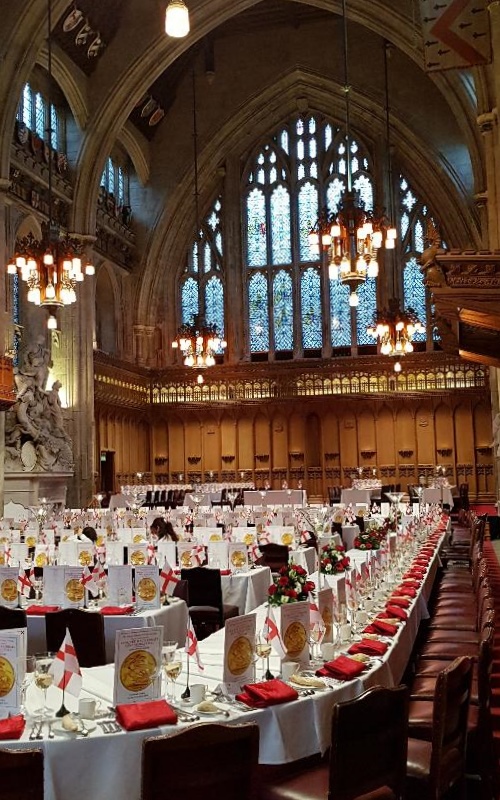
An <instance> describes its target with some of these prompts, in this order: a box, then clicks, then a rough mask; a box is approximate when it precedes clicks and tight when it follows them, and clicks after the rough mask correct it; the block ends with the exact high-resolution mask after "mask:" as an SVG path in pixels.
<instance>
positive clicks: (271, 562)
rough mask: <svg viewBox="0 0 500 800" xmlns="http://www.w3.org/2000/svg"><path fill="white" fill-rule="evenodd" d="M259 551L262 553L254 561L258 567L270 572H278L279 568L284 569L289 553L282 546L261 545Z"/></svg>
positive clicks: (284, 546) (285, 547) (272, 544)
mask: <svg viewBox="0 0 500 800" xmlns="http://www.w3.org/2000/svg"><path fill="white" fill-rule="evenodd" d="M259 550H260V552H261V553H262V555H261V557H260V558H258V559H257V561H256V564H257V565H258V566H259V567H269V569H270V570H271V572H279V570H280V569H281V567H286V565H287V564H288V552H289V551H288V547H287V546H286V545H284V544H274V543H273V542H270V543H269V544H261V545H259Z"/></svg>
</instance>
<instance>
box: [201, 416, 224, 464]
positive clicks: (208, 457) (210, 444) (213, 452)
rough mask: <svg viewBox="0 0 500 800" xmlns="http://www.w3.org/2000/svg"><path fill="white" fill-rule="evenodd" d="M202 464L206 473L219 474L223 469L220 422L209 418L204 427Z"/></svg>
mask: <svg viewBox="0 0 500 800" xmlns="http://www.w3.org/2000/svg"><path fill="white" fill-rule="evenodd" d="M201 430H202V434H203V448H202V454H203V459H202V464H203V469H204V471H205V472H209V471H212V472H214V473H218V472H219V470H220V468H221V441H220V427H219V423H218V420H217V419H215V418H214V417H209V418H208V419H206V420H205V422H204V423H203V425H202V428H201Z"/></svg>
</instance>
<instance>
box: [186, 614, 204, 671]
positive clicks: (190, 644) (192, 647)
mask: <svg viewBox="0 0 500 800" xmlns="http://www.w3.org/2000/svg"><path fill="white" fill-rule="evenodd" d="M184 650H185V652H186V653H187V654H188V656H191V657H193V656H194V657H195V659H196V663H197V665H198V669H201V670H204V669H205V667H204V666H203V664H202V663H201V658H200V651H199V649H198V639H197V638H196V633H195V631H194V628H193V623H192V621H191V617H189V622H188V627H187V631H186V644H185V646H184Z"/></svg>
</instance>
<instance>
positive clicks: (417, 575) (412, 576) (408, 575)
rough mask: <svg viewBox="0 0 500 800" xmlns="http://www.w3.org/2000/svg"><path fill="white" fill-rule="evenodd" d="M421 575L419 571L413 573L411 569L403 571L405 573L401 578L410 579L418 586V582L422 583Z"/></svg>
mask: <svg viewBox="0 0 500 800" xmlns="http://www.w3.org/2000/svg"><path fill="white" fill-rule="evenodd" d="M422 577H423V575H421V573H420V572H419V573H415V572H414V571H413V570H411V571H410V572H405V574H404V575H403V580H404V581H406V580H411V581H413V583H414V584H415V585H416V586H420V584H421V583H422Z"/></svg>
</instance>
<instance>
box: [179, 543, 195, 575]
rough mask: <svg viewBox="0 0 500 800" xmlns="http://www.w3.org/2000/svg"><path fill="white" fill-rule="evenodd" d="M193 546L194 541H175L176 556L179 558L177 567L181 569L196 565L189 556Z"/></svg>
mask: <svg viewBox="0 0 500 800" xmlns="http://www.w3.org/2000/svg"><path fill="white" fill-rule="evenodd" d="M194 546H195V543H194V542H177V557H178V559H179V567H180V568H181V569H187V568H189V567H194V566H196V564H195V563H194V561H193V559H192V558H191V551H192V549H193V547H194Z"/></svg>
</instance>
